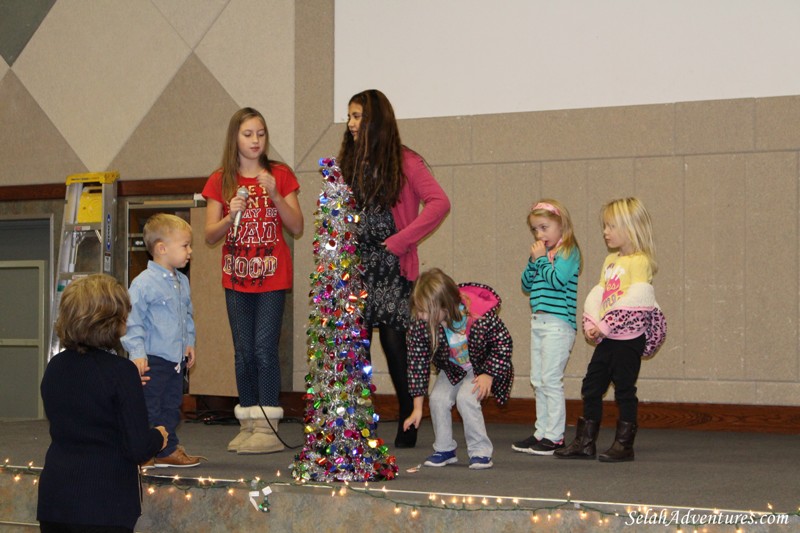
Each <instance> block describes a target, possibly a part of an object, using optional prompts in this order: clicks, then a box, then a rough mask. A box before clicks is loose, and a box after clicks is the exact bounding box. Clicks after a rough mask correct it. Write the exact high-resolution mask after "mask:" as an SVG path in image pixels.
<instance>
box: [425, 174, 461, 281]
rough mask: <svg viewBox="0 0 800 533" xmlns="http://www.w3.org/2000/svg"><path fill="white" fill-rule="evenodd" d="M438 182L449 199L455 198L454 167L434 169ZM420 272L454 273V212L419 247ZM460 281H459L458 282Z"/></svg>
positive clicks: (451, 211)
mask: <svg viewBox="0 0 800 533" xmlns="http://www.w3.org/2000/svg"><path fill="white" fill-rule="evenodd" d="M433 175H434V176H435V177H436V181H437V182H439V185H441V186H442V189H444V192H445V194H446V195H447V197H448V198H450V199H451V201H452V198H453V167H436V168H434V169H433ZM418 253H419V271H420V272H424V271H425V270H428V269H429V268H434V267H436V268H441V269H442V270H444V271H445V272H447V273H448V274H449V275H452V272H453V210H452V207H451V209H450V213H449V214H448V215H447V217H446V218H445V219H444V220H443V221H442V223H441V224H439V227H437V228H436V229H435V230H434V231H433V233H431V234H430V235H428V237H427V238H425V239H424V240H423V241H422V242H421V243H420V245H419V248H418ZM456 281H458V280H456Z"/></svg>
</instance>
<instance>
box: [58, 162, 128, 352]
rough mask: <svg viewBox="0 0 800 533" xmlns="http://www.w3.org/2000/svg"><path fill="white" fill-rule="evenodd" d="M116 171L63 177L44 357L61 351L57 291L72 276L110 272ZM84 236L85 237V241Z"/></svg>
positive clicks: (115, 213) (64, 285) (65, 284)
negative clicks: (61, 215) (47, 345)
mask: <svg viewBox="0 0 800 533" xmlns="http://www.w3.org/2000/svg"><path fill="white" fill-rule="evenodd" d="M118 179H119V172H89V173H85V174H73V175H71V176H68V177H67V194H66V198H65V199H64V221H63V224H62V226H61V243H60V246H59V249H58V265H57V271H56V279H55V284H54V285H53V299H52V303H51V305H52V308H51V312H50V317H51V318H52V321H53V327H51V335H50V355H49V357H48V360H49V359H50V358H52V357H53V356H54V355H55V354H57V353H58V352H59V351H61V343H60V341H59V339H58V335H56V332H55V327H54V326H55V321H56V318H57V317H58V308H59V305H60V304H61V293H62V292H64V289H65V288H66V287H67V285H68V284H69V283H70V282H71V281H72V280H74V279H77V278H80V277H84V276H88V275H90V274H97V273H101V272H102V273H105V274H110V275H112V276H113V275H114V248H115V246H114V245H115V243H116V233H115V232H116V226H117V180H118ZM87 239H88V240H87Z"/></svg>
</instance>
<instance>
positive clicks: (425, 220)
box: [386, 147, 450, 281]
mask: <svg viewBox="0 0 800 533" xmlns="http://www.w3.org/2000/svg"><path fill="white" fill-rule="evenodd" d="M403 174H405V176H406V184H405V186H404V187H403V189H402V190H401V191H400V197H399V198H398V200H397V204H395V206H394V207H392V217H393V218H394V223H395V226H397V233H395V234H394V235H392V236H391V237H389V238H388V239H386V248H388V249H389V251H390V252H392V253H393V254H394V255H396V256H397V257H399V258H400V274H402V275H403V276H404V277H405V278H407V279H409V280H411V281H414V280H416V279H417V277H418V276H419V255H418V254H417V244H419V242H420V241H421V240H422V239H424V238H425V237H426V236H427V235H429V234H430V233H431V232H433V230H434V229H436V226H438V225H439V223H440V222H441V221H442V220H444V217H446V216H447V213H449V212H450V200H449V199H448V198H447V195H446V194H445V192H444V190H442V187H441V186H440V185H439V184H438V183H437V182H436V178H434V177H433V174H431V173H430V171H429V170H428V167H427V165H425V161H424V160H423V159H422V157H421V156H420V155H419V154H417V153H416V152H414V151H413V150H409V149H408V148H406V147H403ZM420 202H422V204H424V205H423V208H422V211H421V212H420V210H419V205H420Z"/></svg>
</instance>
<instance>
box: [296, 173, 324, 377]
mask: <svg viewBox="0 0 800 533" xmlns="http://www.w3.org/2000/svg"><path fill="white" fill-rule="evenodd" d="M296 175H297V180H298V182H299V183H300V193H299V194H298V200H299V201H300V209H301V210H302V212H303V218H304V222H305V228H304V230H303V235H302V236H301V237H300V238H299V239H297V240H296V241H295V243H294V256H293V261H294V309H293V310H292V311H293V317H294V335H293V338H292V359H293V362H294V373H293V379H292V386H293V390H296V391H297V390H303V389H304V387H305V381H304V377H305V375H306V374H307V373H308V360H307V354H306V349H307V347H308V346H307V344H306V330H307V329H308V315H309V313H310V311H311V309H310V301H309V299H308V292H309V290H310V287H311V285H310V278H309V276H310V275H311V273H312V272H313V270H314V267H315V262H314V254H313V242H314V234H315V231H316V227H315V224H314V213H315V211H316V209H317V200H318V199H319V193H320V191H321V190H322V174H320V173H319V172H318V171H313V172H298V173H297V174H296Z"/></svg>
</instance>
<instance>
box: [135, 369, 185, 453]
mask: <svg viewBox="0 0 800 533" xmlns="http://www.w3.org/2000/svg"><path fill="white" fill-rule="evenodd" d="M147 364H148V366H149V367H150V370H149V371H148V372H147V375H148V376H150V381H148V382H147V385H145V386H144V387H142V390H143V391H144V402H145V405H147V419H148V421H149V422H150V426H151V427H155V426H164V429H166V430H167V433H169V436H168V437H167V447H166V448H164V449H163V450H161V451H160V452H159V453H158V457H166V456H168V455H169V454H171V453H172V452H174V451H175V448H177V447H178V434H177V429H178V424H180V422H181V405H182V404H183V369H184V368H185V367H186V363H185V362H184V361H181V363H173V362H172V361H167V360H166V359H164V358H162V357H158V356H155V355H148V356H147ZM176 365H178V367H177V370H176Z"/></svg>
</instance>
